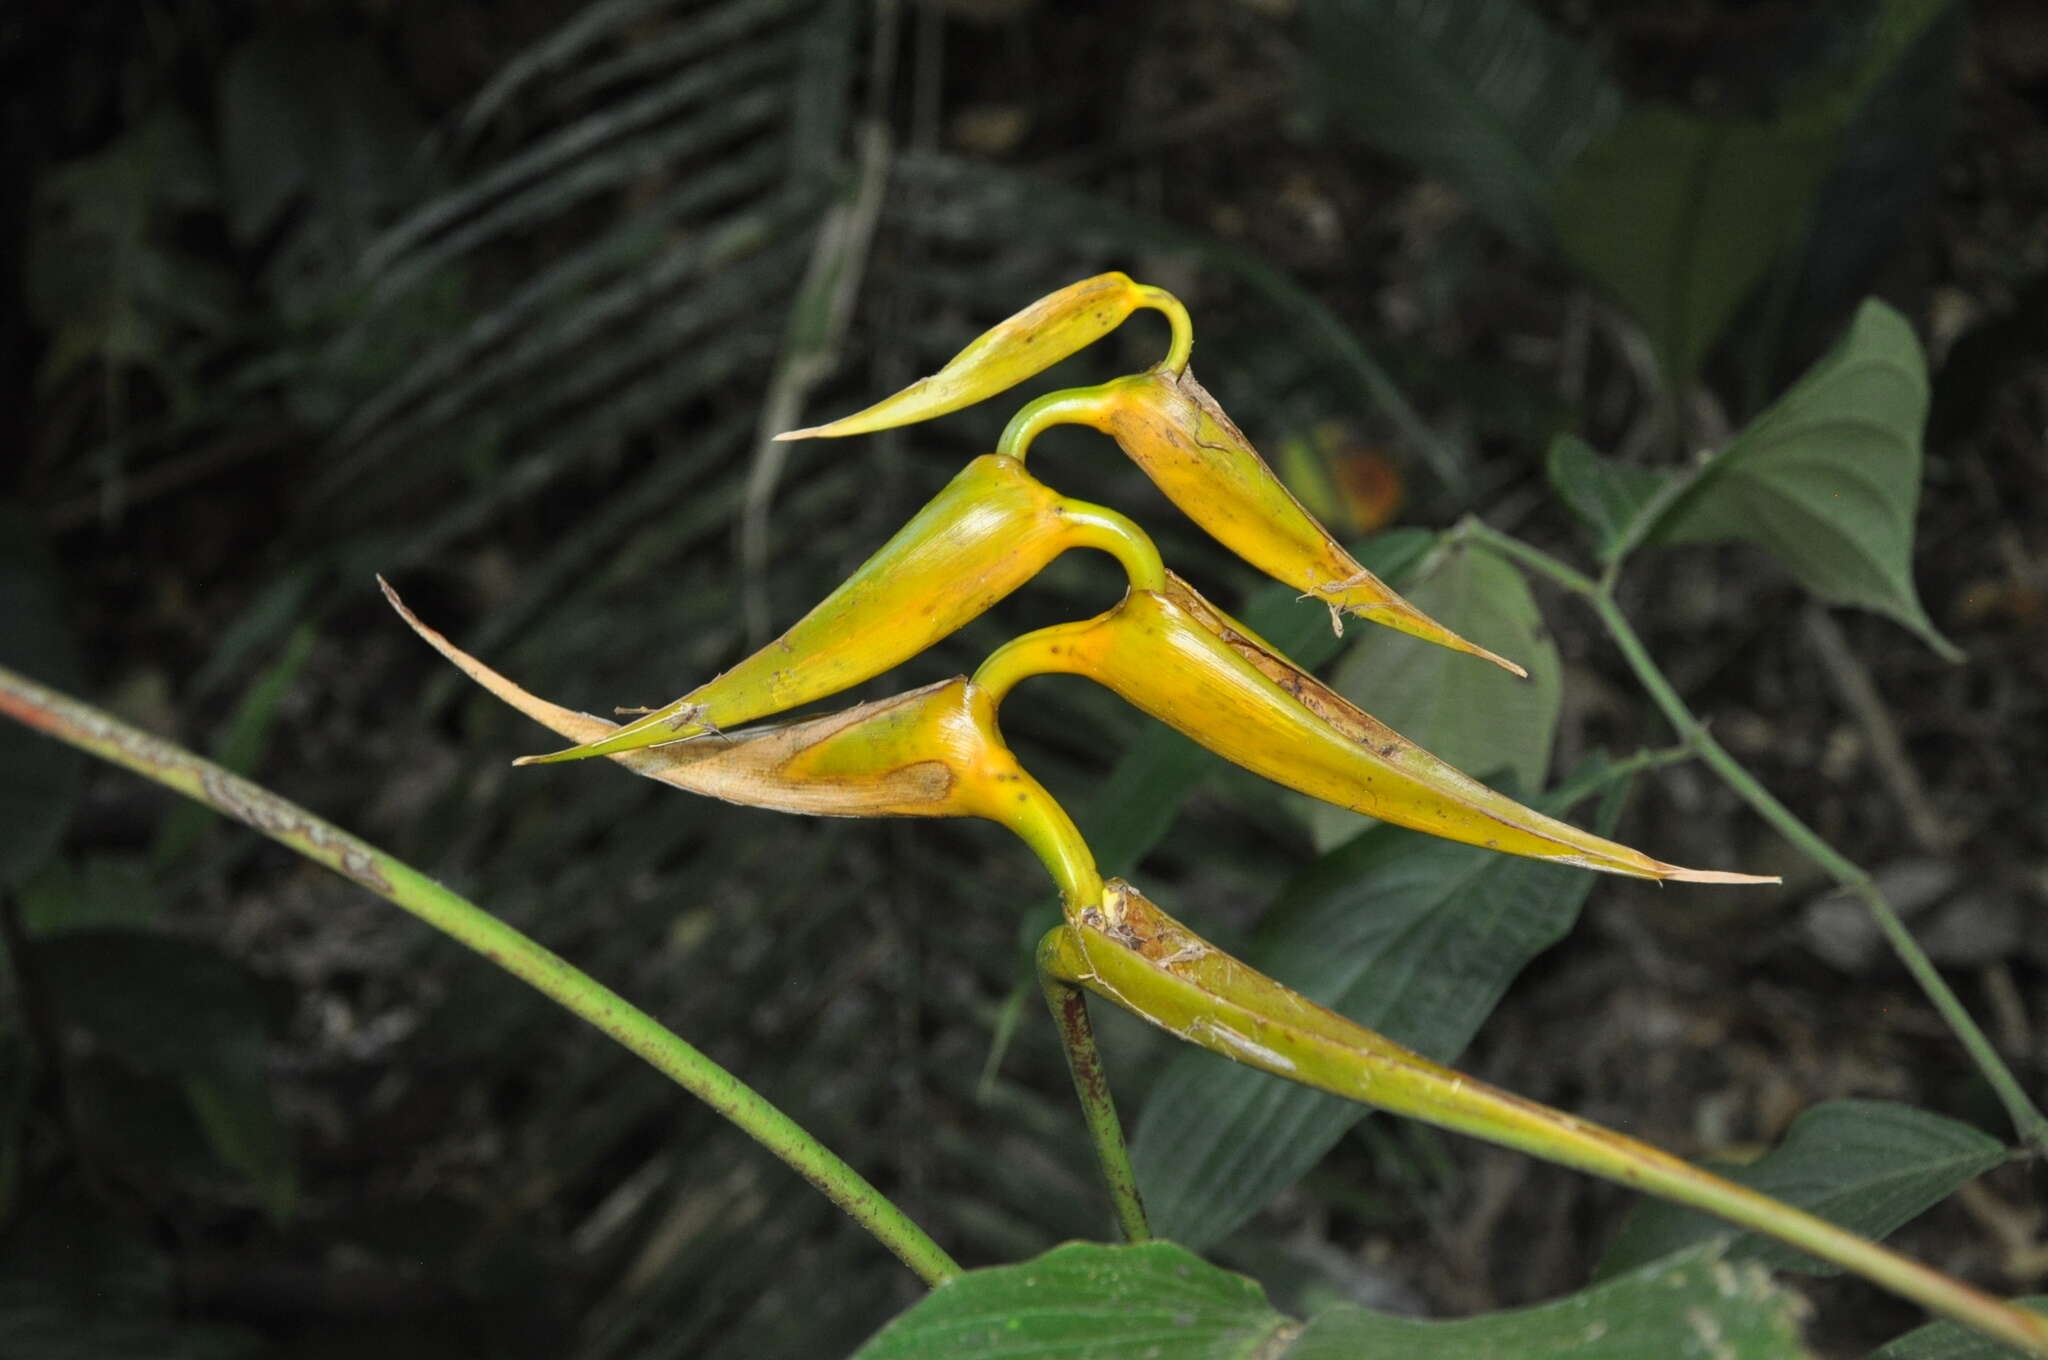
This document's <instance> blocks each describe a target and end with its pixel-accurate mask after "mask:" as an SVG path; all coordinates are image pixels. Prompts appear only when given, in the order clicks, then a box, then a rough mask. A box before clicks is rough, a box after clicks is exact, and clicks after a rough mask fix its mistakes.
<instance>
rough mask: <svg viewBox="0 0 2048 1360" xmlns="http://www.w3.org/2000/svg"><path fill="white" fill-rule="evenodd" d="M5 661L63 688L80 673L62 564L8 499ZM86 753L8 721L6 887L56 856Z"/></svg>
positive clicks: (2, 813)
mask: <svg viewBox="0 0 2048 1360" xmlns="http://www.w3.org/2000/svg"><path fill="white" fill-rule="evenodd" d="M0 621H4V622H0V665H5V666H8V667H10V668H12V669H16V670H20V671H22V672H23V673H25V674H26V675H28V676H29V677H31V678H32V679H35V680H39V681H42V682H43V683H45V684H50V685H55V686H57V687H59V688H61V689H76V688H77V687H78V681H79V673H78V660H77V655H76V652H75V650H74V648H73V646H72V640H71V631H70V628H69V626H68V625H67V623H66V622H65V614H64V604H63V600H62V599H61V597H60V595H59V592H58V588H57V568H56V563H55V561H54V559H53V558H52V557H51V556H50V554H49V551H48V550H47V548H46V547H45V546H44V543H43V539H42V534H41V532H40V530H39V528H38V527H37V525H36V524H35V523H34V521H32V520H31V519H30V518H29V517H28V516H27V515H25V514H23V513H22V512H20V511H18V510H15V509H13V508H12V507H10V506H0ZM84 764H85V759H84V757H83V756H81V755H79V754H78V752H76V751H73V750H72V749H71V748H69V747H67V746H65V745H63V744H62V743H60V742H54V741H51V740H50V739H49V738H48V737H45V736H43V735H41V734H40V733H37V732H32V731H30V730H29V729H28V728H26V727H24V726H22V725H21V724H20V723H14V722H0V770H4V771H6V774H5V776H4V777H0V890H5V889H8V888H12V887H15V886H17V885H19V884H20V883H22V882H23V881H25V880H26V879H28V878H29V877H30V876H31V875H33V874H34V873H35V872H36V871H37V870H38V869H40V868H42V866H43V865H44V864H45V863H47V862H48V861H49V858H50V855H51V853H52V852H53V851H54V850H55V849H56V848H57V839H58V837H59V836H61V835H62V834H63V832H64V825H65V823H66V822H68V821H69V820H70V819H71V807H72V804H73V803H75V802H76V801H77V798H78V780H79V774H80V771H81V770H82V769H83V767H84Z"/></svg>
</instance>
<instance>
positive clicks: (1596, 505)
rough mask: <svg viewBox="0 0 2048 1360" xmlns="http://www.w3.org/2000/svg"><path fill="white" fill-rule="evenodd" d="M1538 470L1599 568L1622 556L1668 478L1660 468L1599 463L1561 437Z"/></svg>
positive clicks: (1579, 443) (1571, 438) (1574, 440)
mask: <svg viewBox="0 0 2048 1360" xmlns="http://www.w3.org/2000/svg"><path fill="white" fill-rule="evenodd" d="M1544 470H1545V471H1546V472H1547V473H1548V474H1549V476H1550V485H1551V488H1552V489H1553V490H1555V491H1556V492H1557V494H1558V496H1559V498H1561V499H1562V500H1563V501H1564V503H1565V505H1566V506H1567V507H1569V508H1570V510H1571V512H1572V513H1573V514H1574V515H1576V516H1577V517H1578V520H1579V523H1580V524H1582V525H1584V526H1585V529H1586V533H1587V536H1588V537H1589V538H1590V539H1591V540H1592V544H1593V555H1594V556H1595V557H1596V558H1598V559H1599V560H1600V562H1601V563H1602V564H1605V563H1608V562H1612V561H1613V560H1614V559H1615V558H1617V557H1619V556H1621V555H1622V554H1624V553H1625V552H1627V551H1628V549H1629V548H1630V547H1631V546H1632V543H1631V539H1632V537H1633V536H1634V533H1633V532H1632V530H1633V529H1634V526H1635V524H1636V521H1637V520H1638V518H1639V517H1641V515H1642V514H1643V512H1644V511H1645V509H1646V508H1647V507H1649V506H1650V505H1652V504H1653V503H1654V502H1655V500H1656V498H1657V495H1658V493H1659V492H1662V491H1663V490H1664V489H1665V488H1666V487H1668V486H1669V485H1671V478H1672V473H1671V472H1670V471H1669V469H1666V468H1648V467H1637V466H1635V465H1634V464H1630V463H1618V462H1616V461H1614V460H1613V459H1611V458H1603V457H1601V456H1600V455H1599V454H1598V453H1596V452H1595V451H1594V449H1593V446H1592V445H1591V444H1588V443H1587V442H1586V441H1585V440H1583V439H1581V438H1579V437H1578V436H1577V435H1575V434H1561V435H1559V436H1557V438H1555V439H1553V440H1551V441H1550V454H1549V457H1548V458H1547V459H1546V460H1545V462H1544ZM1638 532H1639V531H1638Z"/></svg>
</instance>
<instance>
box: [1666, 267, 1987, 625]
mask: <svg viewBox="0 0 2048 1360" xmlns="http://www.w3.org/2000/svg"><path fill="white" fill-rule="evenodd" d="M1927 391H1928V385H1927V366H1926V362H1925V360H1924V359H1923V358H1922V356H1921V353H1920V344H1919V341H1918V340H1917V339H1915V338H1914V335H1913V328H1912V327H1911V326H1910V325H1908V324H1907V323H1906V319H1905V318H1904V317H1902V316H1900V315H1899V314H1898V313H1897V312H1895V311H1893V310H1892V309H1891V308H1890V307H1887V306H1886V305H1885V304H1884V303H1882V302H1878V301H1876V300H1874V299H1873V300H1871V301H1868V302H1865V303H1864V304H1863V306H1862V308H1861V309H1860V310H1859V311H1858V312H1857V313H1856V319H1855V321H1854V322H1853V323H1852V324H1851V325H1850V327H1849V331H1848V333H1847V334H1846V335H1844V336H1843V337H1842V339H1841V341H1840V342H1839V343H1837V344H1836V346H1835V347H1834V348H1833V349H1832V350H1830V351H1829V352H1828V353H1827V354H1826V355H1824V356H1822V357H1821V359H1820V360H1819V361H1818V362H1816V363H1815V364H1814V366H1813V367H1812V368H1810V369H1808V370H1807V373H1806V376H1805V377H1803V378H1801V379H1800V380H1799V382H1798V383H1797V384H1795V385H1794V386H1793V387H1792V389H1791V390H1790V391H1788V392H1786V393H1785V395H1784V396H1782V397H1780V398H1779V399H1778V400H1777V401H1776V402H1775V403H1773V404H1772V405H1771V407H1770V408H1769V409H1768V410H1766V411H1765V412H1764V413H1763V414H1762V415H1760V416H1758V417H1757V418H1756V419H1755V420H1753V421H1751V422H1750V423H1749V425H1748V427H1747V428H1745V429H1744V430H1743V431H1742V433H1741V434H1739V435H1738V436H1736V438H1735V441H1734V442H1733V443H1732V444H1730V445H1729V446H1728V447H1727V448H1725V449H1723V450H1722V451H1721V452H1720V453H1719V454H1717V455H1715V456H1714V458H1713V460H1712V461H1711V462H1709V463H1708V464H1707V465H1706V466H1705V468H1704V469H1702V471H1701V472H1700V474H1699V476H1698V478H1697V480H1696V481H1695V483H1694V485H1693V486H1692V488H1691V489H1690V490H1689V491H1687V492H1686V494H1684V495H1683V496H1681V497H1679V499H1678V500H1677V501H1676V502H1675V503H1674V504H1673V505H1672V507H1671V509H1670V511H1669V512H1668V513H1667V514H1665V515H1664V516H1663V517H1662V518H1661V519H1660V521H1659V522H1658V524H1657V525H1656V526H1655V528H1654V529H1653V531H1652V537H1653V538H1655V539H1657V540H1661V541H1663V542H1668V543H1710V542H1721V541H1726V540H1730V539H1739V540H1743V541H1746V542H1750V543H1754V544H1756V545H1757V546H1759V547H1761V548H1763V549H1765V550H1766V551H1768V552H1769V553H1770V554H1771V555H1772V556H1773V557H1775V558H1777V559H1778V561H1779V562H1780V563H1781V564H1783V566H1784V567H1785V569H1786V570H1788V571H1790V572H1791V573H1792V575H1793V576H1794V577H1795V578H1796V579H1797V580H1798V581H1799V584H1800V585H1802V586H1804V587H1805V588H1806V589H1807V590H1809V591H1811V592H1812V593H1813V594H1814V595H1816V596H1818V597H1819V598H1820V599H1822V600H1825V601H1826V602H1828V603H1830V604H1847V605H1856V606H1858V607H1860V608H1864V609H1871V610H1875V611H1876V612H1878V613H1880V614H1886V615H1889V616H1890V617H1892V618H1894V619H1897V620H1898V621H1899V622H1900V623H1902V624H1904V625H1905V626H1906V627H1908V628H1910V629H1912V630H1913V631H1914V632H1915V633H1917V634H1919V635H1920V638H1921V639H1922V640H1923V641H1924V642H1926V643H1927V645H1928V646H1929V647H1931V648H1933V649H1934V650H1935V652H1936V653H1938V654H1939V655H1941V656H1942V657H1943V658H1945V659H1947V660H1951V661H1954V660H1959V659H1960V658H1961V653H1960V652H1958V651H1957V650H1956V649H1955V647H1954V646H1953V645H1952V644H1950V643H1949V642H1948V640H1947V639H1945V638H1943V637H1942V636H1941V634H1940V633H1938V632H1937V631H1935V627H1934V624H1933V622H1932V621H1931V620H1929V619H1928V617H1927V611H1926V610H1925V609H1924V608H1922V607H1921V604H1920V596H1919V593H1918V592H1917V591H1916V590H1915V589H1914V587H1913V570H1912V569H1913V517H1914V513H1915V511H1916V510H1917V509H1918V507H1919V504H1920V471H1921V461H1922V453H1921V442H1920V441H1921V431H1922V429H1923V427H1924V426H1925V424H1926V420H1927Z"/></svg>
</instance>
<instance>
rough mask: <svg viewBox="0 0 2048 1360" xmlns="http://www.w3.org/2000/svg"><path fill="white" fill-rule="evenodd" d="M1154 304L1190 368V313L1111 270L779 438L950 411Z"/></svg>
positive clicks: (1174, 352)
mask: <svg viewBox="0 0 2048 1360" xmlns="http://www.w3.org/2000/svg"><path fill="white" fill-rule="evenodd" d="M1148 307H1149V308H1153V309H1155V310H1158V311H1162V312H1165V313H1166V314H1167V317H1168V318H1169V319H1170V320H1171V321H1172V322H1173V326H1174V339H1173V347H1172V349H1171V350H1170V351H1169V354H1168V356H1167V361H1168V363H1172V362H1173V360H1174V358H1175V357H1176V356H1178V358H1179V361H1180V363H1182V364H1185V363H1186V362H1187V359H1186V355H1187V349H1188V346H1189V344H1191V343H1192V342H1191V340H1190V339H1189V336H1188V322H1187V312H1186V310H1185V309H1184V308H1182V307H1181V305H1180V303H1179V302H1178V301H1176V300H1175V299H1174V298H1173V296H1172V295H1171V294H1169V293H1166V292H1163V291H1162V290H1160V289H1157V288H1152V287H1148V286H1147V285H1145V284H1141V283H1135V282H1133V281H1132V279H1131V277H1130V276H1129V275H1127V274H1124V273H1121V272H1118V271H1114V270H1112V271H1111V272H1109V273H1107V274H1097V275H1096V276H1095V277H1093V278H1089V279H1082V280H1081V281H1080V282H1079V283H1074V284H1069V285H1068V286H1066V287H1065V288H1062V289H1060V290H1059V291H1058V292H1056V293H1049V294H1047V295H1046V296H1045V297H1042V298H1040V299H1039V300H1038V301H1036V302H1034V303H1032V304H1031V305H1030V306H1029V307H1026V308H1025V309H1024V310H1023V311H1021V312H1018V313H1017V314H1016V315H1014V316H1012V317H1010V318H1009V319H1008V320H1005V321H1001V322H998V323H997V324H996V325H994V326H992V327H990V328H989V329H988V330H986V331H984V332H982V334H981V335H980V336H978V337H976V338H975V339H974V340H973V341H972V342H971V343H970V344H969V345H968V346H967V347H966V348H965V349H963V350H961V351H960V352H959V353H958V354H956V355H954V356H953V357H952V358H951V359H950V360H948V361H947V363H946V366H945V367H944V368H942V369H940V370H939V371H938V372H936V373H934V374H932V375H931V376H930V377H928V378H920V379H918V380H917V381H916V382H914V383H912V384H911V385H910V386H908V387H906V388H904V389H903V390H902V391H901V392H898V393H896V394H895V395H894V396H891V397H885V398H883V399H882V400H881V401H878V402H876V403H875V404H874V405H873V406H870V407H868V408H867V409H866V410H864V411H856V412H855V413H854V414H852V415H850V416H843V417H841V418H840V419H838V420H834V421H830V422H828V423H826V424H823V425H812V426H809V427H807V428H805V429H801V430H788V431H785V432H784V433H782V434H779V435H776V436H775V438H776V439H778V440H791V439H838V438H841V437H843V436H846V435H854V434H872V433H874V432H875V431H877V430H889V429H895V428H897V427H898V426H902V425H914V424H916V423H918V422H919V421H925V420H932V419H934V418H936V417H938V416H943V415H947V414H950V413H951V412H954V411H957V410H959V409H961V408H962V407H964V406H972V405H974V403H976V402H978V401H983V400H986V399H987V398H989V397H992V396H994V395H996V393H998V392H1002V391H1005V390H1007V389H1009V388H1012V387H1015V386H1016V385H1017V384H1018V383H1020V382H1023V381H1024V380H1026V379H1027V378H1032V377H1035V376H1037V375H1038V374H1040V373H1043V372H1044V371H1045V370H1046V369H1048V368H1051V367H1052V366H1053V365H1054V364H1056V363H1058V362H1059V361H1060V360H1062V359H1064V358H1066V357H1067V356H1068V355H1070V354H1073V353H1074V352H1075V351H1077V350H1080V349H1083V348H1085V347H1086V346H1088V345H1091V344H1093V343H1094V342H1095V341H1097V340H1100V339H1101V338H1102V337H1103V336H1105V335H1107V334H1109V333H1110V332H1111V331H1113V330H1115V329H1116V328H1117V327H1118V326H1120V325H1122V324H1123V323H1124V321H1125V319H1126V318H1128V317H1129V316H1130V314H1131V313H1132V312H1135V311H1138V310H1139V309H1141V308H1148Z"/></svg>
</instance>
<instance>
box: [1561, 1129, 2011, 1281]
mask: <svg viewBox="0 0 2048 1360" xmlns="http://www.w3.org/2000/svg"><path fill="white" fill-rule="evenodd" d="M2004 1159H2005V1146H2004V1144H2002V1143H2000V1142H1999V1141H1998V1140H1997V1139H1995V1138H1991V1137H1988V1136H1987V1135H1985V1134H1983V1133H1981V1132H1979V1131H1978V1130H1976V1129H1973V1128H1971V1127H1970V1126H1969V1125H1967V1124H1959V1123H1957V1122H1956V1121H1954V1120H1952V1119H1944V1118H1942V1117H1941V1116H1940V1115H1935V1114H1929V1113H1927V1112H1926V1111H1924V1110H1916V1109H1913V1108H1912V1107H1910V1106H1906V1105H1893V1104H1889V1103H1886V1102H1882V1101H1875V1100H1835V1101H1829V1102H1827V1103H1826V1104H1823V1105H1816V1106H1814V1107H1813V1108H1812V1109H1810V1110H1808V1111H1806V1113H1804V1114H1802V1115H1800V1116H1799V1118H1798V1119H1796V1120H1794V1121H1793V1123H1792V1127H1791V1128H1790V1129H1789V1130H1787V1131H1786V1134H1785V1138H1784V1141H1783V1142H1781V1143H1780V1144H1779V1145H1778V1146H1777V1147H1776V1148H1774V1149H1772V1150H1771V1151H1770V1152H1769V1153H1766V1154H1765V1155H1764V1156H1763V1157H1761V1158H1759V1159H1758V1160H1757V1161H1755V1162H1753V1163H1751V1164H1750V1165H1748V1166H1734V1167H1729V1166H1717V1167H1715V1170H1717V1171H1719V1172H1720V1173H1721V1174H1722V1175H1724V1176H1726V1177H1727V1178H1728V1179H1730V1180H1732V1181H1736V1182H1738V1183H1740V1184H1742V1185H1747V1186H1749V1187H1750V1188H1752V1189H1755V1190H1761V1191H1762V1192H1763V1193H1765V1194H1767V1195H1771V1196H1773V1197H1774V1198H1777V1199H1781V1200H1784V1201H1785V1202H1787V1203H1789V1204H1794V1205H1797V1206H1798V1207H1800V1208H1802V1209H1806V1210H1808V1211H1809V1212H1812V1213H1815V1214H1818V1215H1820V1216H1821V1217H1822V1218H1826V1219H1829V1220H1831V1221H1833V1222H1836V1223H1840V1224H1842V1225H1843V1226H1844V1227H1848V1228H1853V1229H1855V1230H1856V1231H1857V1232H1860V1233H1863V1234H1865V1235H1866V1236H1870V1237H1878V1238H1882V1237H1883V1236H1885V1234H1887V1233H1889V1232H1891V1231H1892V1230H1893V1229H1894V1228H1897V1227H1898V1226H1899V1225H1900V1224H1902V1223H1905V1222H1907V1221H1908V1220H1910V1219H1913V1218H1915V1217H1917V1216H1918V1215H1919V1214H1920V1213H1921V1212H1922V1211H1924V1210H1925V1209H1927V1208H1928V1207H1929V1206H1931V1205H1933V1204H1935V1203H1936V1202H1938V1201H1940V1200H1942V1199H1945V1198H1946V1197H1947V1196H1948V1195H1949V1194H1950V1192H1952V1191H1953V1190H1955V1189H1956V1187H1957V1186H1959V1185H1961V1184H1963V1183H1964V1182H1965V1181H1968V1180H1971V1179H1974V1178H1975V1177H1976V1176H1978V1175H1980V1174H1982V1173H1983V1172H1985V1171H1987V1170H1989V1169H1990V1168H1992V1167H1994V1166H1996V1165H1998V1163H1999V1162H2001V1161H2003V1160H2004ZM1727 1232H1728V1226H1727V1225H1726V1224H1725V1223H1720V1222H1718V1221H1717V1220H1714V1219H1711V1218H1708V1217H1706V1216H1705V1215H1702V1214H1696V1213H1693V1212H1691V1211H1690V1210H1686V1209H1680V1208H1678V1207H1677V1206H1676V1205H1670V1204H1665V1203H1662V1202H1659V1201H1645V1202H1644V1203H1642V1204H1639V1205H1637V1206H1636V1209H1635V1211H1634V1212H1633V1213H1631V1214H1630V1215H1629V1218H1628V1222H1627V1223H1626V1224H1624V1225H1623V1227H1622V1230H1621V1234H1620V1235H1619V1236H1618V1237H1616V1238H1615V1240H1614V1245H1613V1246H1611V1247H1609V1248H1608V1249H1607V1255H1606V1256H1605V1257H1604V1258H1602V1260H1601V1262H1600V1269H1599V1273H1600V1274H1601V1275H1611V1274H1614V1273H1615V1272H1617V1271H1623V1270H1630V1269H1633V1268H1635V1267H1637V1266H1639V1265H1642V1264H1643V1263H1645V1262H1648V1261H1654V1260H1656V1259H1657V1258H1659V1257H1661V1256H1664V1255H1665V1254H1667V1253H1669V1252H1673V1251H1677V1250H1679V1249H1680V1248H1682V1247H1686V1246H1690V1245H1692V1244H1693V1243H1695V1242H1698V1241H1701V1240H1702V1239H1705V1238H1709V1237H1714V1236H1719V1235H1725V1234H1726V1233H1727ZM1731 1250H1732V1251H1733V1253H1734V1254H1735V1255H1738V1256H1741V1257H1744V1258H1746V1259H1753V1260H1757V1261H1760V1262H1762V1263H1763V1264H1765V1265H1767V1266H1769V1267H1771V1268H1773V1269H1777V1270H1802V1271H1808V1272H1811V1273H1814V1274H1833V1273H1835V1267H1833V1266H1830V1265H1825V1264H1823V1263H1822V1262H1820V1261H1816V1260H1814V1259H1813V1258H1812V1257H1810V1256H1805V1255H1802V1254H1801V1253H1799V1252H1796V1251H1793V1250H1792V1249H1790V1248H1789V1247H1785V1246H1781V1245H1779V1244H1777V1243H1775V1242H1769V1241H1766V1240H1764V1239H1762V1238H1759V1237H1756V1236H1754V1235H1746V1236H1743V1237H1739V1238H1737V1239H1736V1241H1735V1244H1734V1246H1733V1247H1732V1248H1731Z"/></svg>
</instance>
